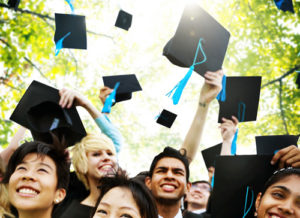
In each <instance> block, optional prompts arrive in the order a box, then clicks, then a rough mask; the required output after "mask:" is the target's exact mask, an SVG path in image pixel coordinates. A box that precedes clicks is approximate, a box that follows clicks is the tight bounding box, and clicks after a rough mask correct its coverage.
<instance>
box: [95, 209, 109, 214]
mask: <svg viewBox="0 0 300 218" xmlns="http://www.w3.org/2000/svg"><path fill="white" fill-rule="evenodd" d="M97 213H100V214H107V212H106V211H105V210H102V209H99V210H97Z"/></svg>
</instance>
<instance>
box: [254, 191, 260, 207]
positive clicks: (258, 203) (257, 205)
mask: <svg viewBox="0 0 300 218" xmlns="http://www.w3.org/2000/svg"><path fill="white" fill-rule="evenodd" d="M260 201H261V192H259V193H258V195H257V197H256V201H255V209H256V211H257V210H258V207H259V205H260Z"/></svg>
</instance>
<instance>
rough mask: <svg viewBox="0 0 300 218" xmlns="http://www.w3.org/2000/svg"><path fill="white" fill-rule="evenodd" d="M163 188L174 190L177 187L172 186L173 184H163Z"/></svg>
mask: <svg viewBox="0 0 300 218" xmlns="http://www.w3.org/2000/svg"><path fill="white" fill-rule="evenodd" d="M163 188H164V189H167V190H174V189H175V187H174V186H172V185H163Z"/></svg>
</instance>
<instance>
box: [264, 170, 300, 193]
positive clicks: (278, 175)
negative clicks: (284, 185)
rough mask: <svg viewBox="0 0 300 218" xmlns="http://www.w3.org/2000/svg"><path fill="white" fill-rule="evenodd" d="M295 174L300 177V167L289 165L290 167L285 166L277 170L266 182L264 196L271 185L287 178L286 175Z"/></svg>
mask: <svg viewBox="0 0 300 218" xmlns="http://www.w3.org/2000/svg"><path fill="white" fill-rule="evenodd" d="M293 175H295V176H298V177H300V169H299V168H292V167H289V168H283V169H280V170H278V171H275V172H274V174H273V175H272V176H271V177H270V178H269V179H268V181H267V182H266V183H265V186H264V188H263V190H262V192H261V194H262V196H263V195H264V194H265V192H266V191H267V189H268V188H269V187H270V186H271V185H273V184H275V183H277V182H279V181H281V180H283V179H285V178H286V177H289V176H293Z"/></svg>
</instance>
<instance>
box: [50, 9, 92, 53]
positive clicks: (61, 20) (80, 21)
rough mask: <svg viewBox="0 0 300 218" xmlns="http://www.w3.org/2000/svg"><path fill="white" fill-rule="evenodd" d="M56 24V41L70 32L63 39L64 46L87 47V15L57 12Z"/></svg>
mask: <svg viewBox="0 0 300 218" xmlns="http://www.w3.org/2000/svg"><path fill="white" fill-rule="evenodd" d="M55 26H56V29H55V35H54V41H55V43H57V41H58V40H60V39H61V38H62V37H64V36H65V35H66V34H67V33H69V32H70V33H71V34H70V35H69V36H67V37H66V38H65V39H64V41H63V48H76V49H86V48H87V40H86V26H85V16H80V15H74V14H57V13H55Z"/></svg>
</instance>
